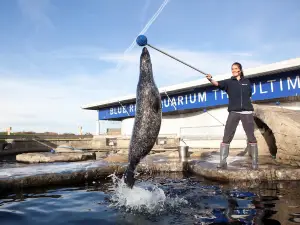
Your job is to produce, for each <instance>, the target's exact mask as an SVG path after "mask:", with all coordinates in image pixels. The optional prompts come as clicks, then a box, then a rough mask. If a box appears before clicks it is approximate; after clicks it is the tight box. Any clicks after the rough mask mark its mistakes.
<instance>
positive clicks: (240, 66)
mask: <svg viewBox="0 0 300 225" xmlns="http://www.w3.org/2000/svg"><path fill="white" fill-rule="evenodd" d="M233 65H236V66H238V67H239V69H240V71H241V77H243V76H244V72H243V67H242V64H240V63H239V62H235V63H233V64H232V66H233Z"/></svg>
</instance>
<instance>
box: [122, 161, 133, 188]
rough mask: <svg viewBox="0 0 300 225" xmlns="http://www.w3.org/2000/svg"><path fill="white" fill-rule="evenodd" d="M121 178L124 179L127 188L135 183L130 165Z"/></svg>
mask: <svg viewBox="0 0 300 225" xmlns="http://www.w3.org/2000/svg"><path fill="white" fill-rule="evenodd" d="M123 177H124V182H125V184H127V186H128V187H129V188H132V187H133V185H134V183H135V178H134V170H133V169H132V168H131V166H130V165H129V166H128V167H127V169H126V171H125V173H124V175H123Z"/></svg>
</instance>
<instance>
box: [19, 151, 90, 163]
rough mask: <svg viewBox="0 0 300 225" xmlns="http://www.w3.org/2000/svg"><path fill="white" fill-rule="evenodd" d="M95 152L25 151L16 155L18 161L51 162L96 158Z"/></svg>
mask: <svg viewBox="0 0 300 225" xmlns="http://www.w3.org/2000/svg"><path fill="white" fill-rule="evenodd" d="M95 159H96V154H95V153H90V152H88V153H80V152H76V153H75V152H74V153H68V154H65V153H55V154H53V153H48V152H45V153H23V154H19V155H17V156H16V160H17V161H18V162H25V163H50V162H76V161H85V160H95Z"/></svg>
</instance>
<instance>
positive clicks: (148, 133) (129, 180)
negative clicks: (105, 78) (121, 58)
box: [124, 47, 162, 188]
mask: <svg viewBox="0 0 300 225" xmlns="http://www.w3.org/2000/svg"><path fill="white" fill-rule="evenodd" d="M161 117H162V112H161V96H160V93H159V91H158V88H157V86H156V84H155V81H154V78H153V72H152V63H151V58H150V54H149V52H148V49H147V48H146V47H144V48H143V50H142V54H141V56H140V76H139V81H138V84H137V90H136V114H135V119H134V125H133V131H132V135H131V140H130V145H129V152H128V162H129V165H128V166H127V169H126V171H125V173H124V181H125V183H126V184H127V186H128V187H130V188H132V187H133V185H134V183H135V179H134V171H135V168H136V166H137V165H138V164H139V162H140V160H141V159H143V158H144V157H145V156H146V155H147V154H148V153H149V152H150V151H151V149H152V148H153V146H154V144H155V141H156V139H157V136H158V133H159V131H160V127H161Z"/></svg>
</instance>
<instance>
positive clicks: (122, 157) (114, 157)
mask: <svg viewBox="0 0 300 225" xmlns="http://www.w3.org/2000/svg"><path fill="white" fill-rule="evenodd" d="M104 160H105V161H106V162H115V163H125V162H128V155H127V154H110V155H108V156H107V157H106V158H104Z"/></svg>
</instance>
